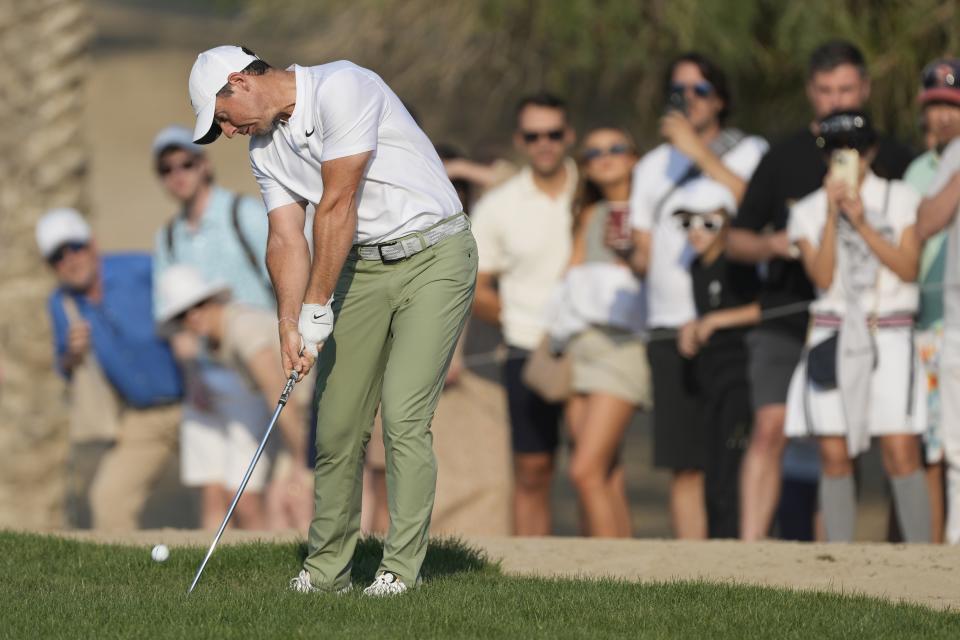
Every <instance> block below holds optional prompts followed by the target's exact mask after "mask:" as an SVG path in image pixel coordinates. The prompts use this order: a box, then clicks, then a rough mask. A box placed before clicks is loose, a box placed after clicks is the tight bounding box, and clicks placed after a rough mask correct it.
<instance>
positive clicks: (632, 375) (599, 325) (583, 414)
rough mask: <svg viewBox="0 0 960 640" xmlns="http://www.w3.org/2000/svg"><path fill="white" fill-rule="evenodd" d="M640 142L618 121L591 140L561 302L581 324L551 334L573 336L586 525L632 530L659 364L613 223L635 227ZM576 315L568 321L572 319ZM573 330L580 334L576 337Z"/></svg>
mask: <svg viewBox="0 0 960 640" xmlns="http://www.w3.org/2000/svg"><path fill="white" fill-rule="evenodd" d="M637 160H638V155H637V151H636V144H634V142H633V139H632V138H631V136H630V134H628V133H627V132H626V131H624V130H623V129H621V128H617V127H599V128H596V129H593V130H591V131H590V132H589V133H588V134H587V136H586V138H585V139H584V144H583V149H582V150H581V153H580V166H579V169H580V184H579V187H578V189H577V196H576V198H575V200H574V222H573V254H572V256H571V259H570V269H569V270H568V271H567V276H566V278H565V280H564V282H563V285H562V287H561V289H562V294H563V296H564V297H563V299H564V300H565V301H566V302H565V303H564V304H561V305H560V307H561V310H562V311H564V312H565V314H566V315H568V316H569V315H573V316H575V317H574V318H572V320H573V322H574V323H575V324H574V325H573V326H574V329H573V330H570V329H569V328H568V329H566V330H564V331H563V332H562V333H563V335H560V334H559V333H561V332H558V329H560V328H561V327H560V326H558V325H557V323H552V326H551V327H550V333H551V338H553V339H554V340H555V341H557V342H568V344H567V345H566V351H567V352H568V353H569V355H570V357H571V360H572V372H573V381H572V382H573V391H574V395H573V397H571V398H570V400H569V401H568V402H567V406H566V416H567V424H568V426H569V429H570V440H571V443H572V444H573V447H572V452H571V459H570V477H571V479H572V480H573V484H574V486H575V487H576V490H577V493H578V495H579V498H580V512H581V514H582V517H583V520H584V522H583V526H582V529H583V533H584V534H585V535H590V536H603V537H623V538H626V537H630V534H631V523H630V507H629V503H628V502H627V493H626V480H625V477H624V472H623V464H622V461H621V459H620V450H621V447H622V445H623V438H624V435H625V433H626V429H627V427H628V426H629V424H630V419H631V418H632V417H633V413H634V411H636V410H637V408H641V409H649V408H650V403H651V400H650V371H649V368H648V367H647V362H646V360H647V354H646V348H645V346H644V342H643V338H644V336H643V332H644V330H645V329H646V327H645V320H646V317H645V314H644V308H643V307H644V293H643V289H642V288H641V286H640V284H639V282H638V281H637V279H636V278H634V277H633V274H632V273H631V272H630V267H629V265H627V263H626V262H625V261H624V259H623V258H622V257H621V256H620V255H619V254H618V253H617V252H615V251H613V250H612V249H610V248H609V247H607V246H606V244H605V242H604V239H605V237H606V235H607V229H608V227H615V229H614V230H613V233H615V234H620V235H621V236H622V235H624V234H626V237H627V238H629V235H630V227H629V220H628V219H627V215H628V211H627V207H628V204H629V203H628V200H629V197H630V174H631V171H632V169H633V166H634V165H635V164H636V163H637ZM563 324H568V323H563ZM571 336H572V337H571Z"/></svg>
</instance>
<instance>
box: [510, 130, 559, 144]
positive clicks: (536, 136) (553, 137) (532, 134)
mask: <svg viewBox="0 0 960 640" xmlns="http://www.w3.org/2000/svg"><path fill="white" fill-rule="evenodd" d="M564 134H566V131H564V130H563V129H551V130H550V131H523V132H522V133H521V134H520V135H521V136H522V137H523V141H524V142H526V143H527V144H533V143H534V142H536V141H537V140H540V139H541V138H547V139H548V140H550V141H551V142H560V141H561V140H563V136H564Z"/></svg>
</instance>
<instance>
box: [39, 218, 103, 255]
mask: <svg viewBox="0 0 960 640" xmlns="http://www.w3.org/2000/svg"><path fill="white" fill-rule="evenodd" d="M36 232H37V246H38V247H39V248H40V253H41V254H42V255H43V257H44V258H49V257H50V256H51V255H53V253H54V252H55V251H56V250H57V249H59V248H60V247H62V246H63V245H65V244H67V243H70V242H77V243H83V244H86V243H88V242H90V238H91V237H93V233H92V232H91V231H90V225H89V224H87V221H86V220H84V219H83V216H82V215H80V212H79V211H77V210H76V209H66V208H64V209H51V210H50V211H48V212H47V213H45V214H44V215H43V217H42V218H40V221H39V222H37V229H36Z"/></svg>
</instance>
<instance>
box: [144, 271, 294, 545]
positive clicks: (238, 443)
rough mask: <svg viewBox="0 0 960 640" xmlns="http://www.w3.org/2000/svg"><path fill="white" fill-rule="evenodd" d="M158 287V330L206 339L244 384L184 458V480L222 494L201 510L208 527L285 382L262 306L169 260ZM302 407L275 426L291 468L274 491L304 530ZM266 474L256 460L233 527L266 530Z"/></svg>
mask: <svg viewBox="0 0 960 640" xmlns="http://www.w3.org/2000/svg"><path fill="white" fill-rule="evenodd" d="M157 290H158V292H159V299H160V302H159V307H158V308H157V320H158V322H159V323H160V326H161V329H162V330H163V332H164V333H167V334H169V333H173V332H185V333H187V334H189V335H191V336H192V337H195V338H198V339H200V340H203V341H204V342H205V343H206V345H207V348H208V354H209V356H210V358H211V359H212V360H214V361H216V362H217V363H218V364H220V365H221V366H223V367H226V368H229V369H231V370H232V371H234V372H236V373H237V374H238V375H239V376H240V377H241V378H242V379H243V381H244V390H245V391H246V396H245V398H244V399H243V402H236V403H234V404H231V405H230V407H229V408H228V410H229V411H230V412H232V413H230V414H227V415H226V416H225V418H226V419H225V420H223V421H222V422H220V423H219V424H218V425H216V426H217V427H219V429H218V430H216V431H214V430H213V429H208V430H207V431H206V432H205V434H204V437H203V438H202V439H201V438H195V439H194V440H193V441H192V442H191V443H190V444H191V446H190V447H185V448H184V449H183V452H182V456H181V468H182V470H183V474H184V477H187V478H189V479H190V480H191V484H200V485H201V486H203V487H204V491H205V492H206V491H208V490H209V487H211V486H213V487H215V488H216V489H217V490H218V492H219V493H220V494H221V495H223V496H224V497H226V498H227V500H228V501H227V502H223V503H221V505H220V509H219V511H218V512H217V513H213V512H212V509H211V512H205V513H204V523H205V524H207V525H210V524H214V525H218V524H219V522H220V520H221V519H222V518H223V514H224V513H226V510H227V507H228V506H229V500H231V499H232V498H233V494H234V493H235V492H236V490H237V488H238V487H239V486H240V480H241V479H242V478H243V475H244V473H245V472H246V470H247V466H248V465H249V464H250V460H252V459H253V455H254V453H255V452H256V450H257V447H258V445H259V443H260V439H261V437H262V435H263V431H264V429H265V428H266V425H267V423H268V422H269V420H270V412H271V411H272V410H273V407H274V406H275V404H276V401H277V398H279V397H280V392H281V391H282V390H283V388H284V386H285V385H286V380H285V379H284V377H283V367H282V366H281V363H280V340H279V337H278V334H277V330H276V328H277V327H276V320H275V318H274V314H273V313H272V312H270V311H267V310H266V309H261V308H257V307H253V306H250V305H246V304H243V303H239V302H233V301H231V300H230V288H229V286H227V285H226V284H223V283H218V282H216V281H210V280H207V279H206V278H204V277H203V275H201V274H200V272H199V271H198V270H197V269H195V268H193V267H190V266H187V265H173V266H171V267H170V268H168V269H167V270H166V271H164V273H163V276H162V277H161V278H160V282H159V283H158V287H157ZM303 408H304V407H302V406H301V405H300V404H299V403H297V402H295V401H291V402H289V403H288V404H287V406H286V408H285V409H284V411H283V412H282V413H281V414H280V419H279V423H278V424H279V427H280V432H281V434H282V436H283V442H284V444H285V445H286V447H287V449H288V450H289V451H290V454H291V458H292V460H293V461H294V463H295V464H296V467H295V468H294V469H293V470H292V472H291V473H290V474H289V479H288V481H287V482H286V483H285V486H283V487H282V490H280V491H279V492H278V493H279V495H281V496H283V497H284V498H285V499H286V505H287V509H285V511H286V512H288V513H290V514H291V516H292V517H291V520H290V523H291V524H292V525H293V526H294V527H295V528H297V529H298V530H300V531H302V532H305V531H306V530H307V527H308V526H309V525H310V519H311V516H312V514H313V508H312V507H313V470H312V469H310V468H308V467H307V465H306V461H307V453H306V449H307V436H306V433H305V431H306V418H305V417H304V415H303ZM234 415H235V416H236V417H235V418H234ZM265 457H266V454H265ZM268 471H269V460H268V459H267V460H265V459H261V460H260V464H258V465H257V468H256V469H255V470H254V473H253V475H252V476H251V477H250V482H249V484H248V485H247V489H246V491H245V492H244V494H243V496H242V498H241V499H240V502H238V503H237V508H236V512H235V517H236V519H237V524H238V526H240V527H242V528H248V529H263V528H265V525H266V520H265V518H264V514H263V509H262V507H261V505H260V501H261V499H262V492H263V490H264V488H265V486H266V482H267V476H268ZM205 506H207V507H211V505H209V504H208V505H205ZM283 524H286V522H283Z"/></svg>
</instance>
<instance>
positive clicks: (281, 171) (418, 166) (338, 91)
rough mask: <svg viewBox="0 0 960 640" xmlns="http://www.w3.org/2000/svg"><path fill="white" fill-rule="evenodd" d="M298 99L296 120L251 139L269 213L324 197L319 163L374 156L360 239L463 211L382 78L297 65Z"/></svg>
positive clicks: (382, 238) (361, 206) (361, 208)
mask: <svg viewBox="0 0 960 640" xmlns="http://www.w3.org/2000/svg"><path fill="white" fill-rule="evenodd" d="M290 69H291V70H293V72H294V73H295V74H296V83H297V102H296V105H295V107H294V110H293V113H292V114H291V115H290V119H289V121H288V122H286V123H280V124H278V125H277V126H276V127H275V128H274V130H273V131H272V132H270V133H269V134H266V135H262V136H254V137H253V138H251V140H250V164H251V166H252V168H253V175H254V177H255V178H256V179H257V182H258V183H259V185H260V192H261V194H262V195H263V201H264V203H265V204H266V207H267V211H272V210H274V209H276V208H277V207H281V206H283V205H286V204H291V203H294V202H303V203H311V204H316V203H317V202H319V201H320V196H321V195H323V182H322V181H321V178H320V165H321V163H323V162H326V161H328V160H335V159H337V158H343V157H346V156H352V155H356V154H358V153H363V152H366V151H372V152H373V157H372V159H371V160H370V163H369V165H368V166H367V173H366V176H365V180H364V181H363V183H362V184H361V186H360V190H359V195H360V200H359V203H358V205H357V214H358V224H357V234H356V237H355V239H354V242H355V243H357V244H374V243H379V242H386V241H389V240H394V239H396V238H399V237H401V236H404V235H407V234H409V233H412V232H414V231H420V230H423V229H426V228H427V227H429V226H431V225H433V224H435V223H437V222H439V221H440V220H442V219H444V218H447V217H449V216H452V215H455V214H457V213H459V212H460V211H462V210H463V205H461V204H460V200H459V199H458V198H457V192H456V191H455V190H454V188H453V185H452V184H450V180H449V179H448V178H447V174H446V171H444V168H443V163H442V162H441V161H440V157H439V156H438V155H437V152H436V151H435V150H434V148H433V144H432V143H431V142H430V140H429V139H428V138H427V136H426V134H424V133H423V131H422V130H421V129H420V127H419V126H417V123H416V122H414V120H413V117H411V115H410V113H409V112H408V111H407V109H406V107H404V106H403V103H401V102H400V99H399V98H398V97H397V95H396V94H395V93H394V92H393V91H392V90H391V89H390V87H388V86H387V84H386V83H385V82H384V81H383V80H381V79H380V76H378V75H377V74H375V73H374V72H372V71H370V70H369V69H364V68H363V67H358V66H357V65H355V64H353V63H352V62H348V61H346V60H340V61H338V62H331V63H329V64H322V65H318V66H315V67H301V66H299V65H293V66H291V67H290Z"/></svg>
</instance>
